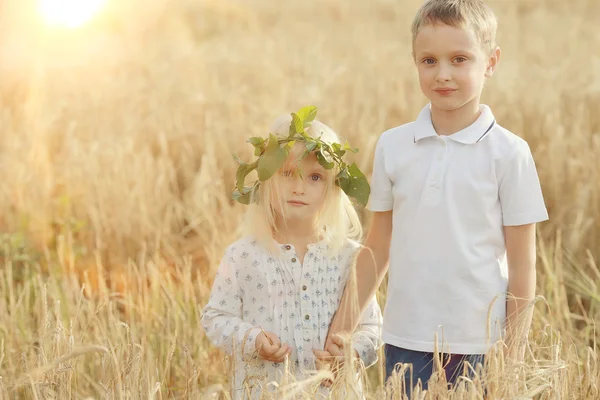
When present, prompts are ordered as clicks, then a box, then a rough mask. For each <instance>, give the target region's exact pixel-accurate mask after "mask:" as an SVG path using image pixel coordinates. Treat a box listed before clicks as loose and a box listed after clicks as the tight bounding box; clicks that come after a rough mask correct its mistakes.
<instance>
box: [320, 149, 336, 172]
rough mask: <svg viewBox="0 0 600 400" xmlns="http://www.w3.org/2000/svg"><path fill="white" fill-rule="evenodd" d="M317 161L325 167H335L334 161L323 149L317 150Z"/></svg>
mask: <svg viewBox="0 0 600 400" xmlns="http://www.w3.org/2000/svg"><path fill="white" fill-rule="evenodd" d="M316 154H317V161H318V162H319V164H321V166H322V167H323V168H325V169H332V168H333V167H334V165H335V164H334V163H333V161H331V159H330V158H329V157H327V155H326V154H323V151H317V153H316Z"/></svg>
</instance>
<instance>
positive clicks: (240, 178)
mask: <svg viewBox="0 0 600 400" xmlns="http://www.w3.org/2000/svg"><path fill="white" fill-rule="evenodd" d="M257 166H258V162H257V161H255V162H253V163H252V164H246V163H243V164H241V165H240V166H239V167H238V169H237V173H236V174H235V180H236V187H237V189H238V190H242V189H243V187H244V181H245V180H246V176H248V174H249V173H250V172H252V171H254V170H255V169H256V167H257Z"/></svg>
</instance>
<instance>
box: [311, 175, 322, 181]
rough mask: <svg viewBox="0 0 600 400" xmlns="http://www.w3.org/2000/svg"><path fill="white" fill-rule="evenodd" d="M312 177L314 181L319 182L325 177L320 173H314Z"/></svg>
mask: <svg viewBox="0 0 600 400" xmlns="http://www.w3.org/2000/svg"><path fill="white" fill-rule="evenodd" d="M310 179H311V180H312V181H315V182H318V181H320V180H321V179H323V177H322V176H321V175H319V174H312V175H311V176H310Z"/></svg>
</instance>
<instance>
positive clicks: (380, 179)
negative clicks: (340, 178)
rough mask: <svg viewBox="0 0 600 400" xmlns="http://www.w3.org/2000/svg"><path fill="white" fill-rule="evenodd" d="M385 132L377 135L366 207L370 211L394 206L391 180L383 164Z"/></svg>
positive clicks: (384, 161) (388, 208)
mask: <svg viewBox="0 0 600 400" xmlns="http://www.w3.org/2000/svg"><path fill="white" fill-rule="evenodd" d="M384 142H385V133H384V134H383V135H381V136H380V137H379V140H378V141H377V146H376V147H375V155H374V158H373V174H372V176H371V195H370V196H369V203H368V205H367V208H368V209H369V210H371V211H390V210H391V209H392V208H393V206H394V197H393V192H392V181H391V180H390V178H389V176H388V174H387V171H386V168H385V165H386V160H385V151H384V145H385V143H384Z"/></svg>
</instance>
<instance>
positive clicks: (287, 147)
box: [285, 140, 296, 152]
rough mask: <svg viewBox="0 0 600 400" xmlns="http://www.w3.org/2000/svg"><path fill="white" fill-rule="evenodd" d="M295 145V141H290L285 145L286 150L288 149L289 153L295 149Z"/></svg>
mask: <svg viewBox="0 0 600 400" xmlns="http://www.w3.org/2000/svg"><path fill="white" fill-rule="evenodd" d="M295 144H296V141H295V140H290V141H289V142H287V143H286V144H285V148H286V149H287V151H288V152H289V151H290V150H291V149H292V147H294V145H295Z"/></svg>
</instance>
